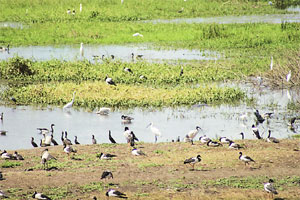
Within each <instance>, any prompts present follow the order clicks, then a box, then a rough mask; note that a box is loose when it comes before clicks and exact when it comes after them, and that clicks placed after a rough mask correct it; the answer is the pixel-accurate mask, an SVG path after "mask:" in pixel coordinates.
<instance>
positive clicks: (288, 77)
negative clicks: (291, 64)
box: [286, 70, 292, 82]
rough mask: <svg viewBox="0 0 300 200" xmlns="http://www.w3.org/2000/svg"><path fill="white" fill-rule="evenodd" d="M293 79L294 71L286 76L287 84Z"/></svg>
mask: <svg viewBox="0 0 300 200" xmlns="http://www.w3.org/2000/svg"><path fill="white" fill-rule="evenodd" d="M291 77H292V71H291V70H290V71H289V73H288V74H287V75H286V82H289V81H290V80H291Z"/></svg>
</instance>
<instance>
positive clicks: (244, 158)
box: [239, 152, 255, 166]
mask: <svg viewBox="0 0 300 200" xmlns="http://www.w3.org/2000/svg"><path fill="white" fill-rule="evenodd" d="M239 154H240V156H239V159H240V160H241V161H243V162H244V163H245V166H246V164H248V165H249V162H255V161H254V160H253V159H252V158H250V157H249V156H243V153H242V152H240V153H239Z"/></svg>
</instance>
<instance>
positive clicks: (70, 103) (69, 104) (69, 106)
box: [63, 91, 76, 109]
mask: <svg viewBox="0 0 300 200" xmlns="http://www.w3.org/2000/svg"><path fill="white" fill-rule="evenodd" d="M75 94H76V91H74V92H73V98H72V101H70V102H69V103H67V104H66V105H65V106H64V107H63V109H68V108H71V107H72V106H73V103H74V100H75Z"/></svg>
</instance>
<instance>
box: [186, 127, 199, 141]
mask: <svg viewBox="0 0 300 200" xmlns="http://www.w3.org/2000/svg"><path fill="white" fill-rule="evenodd" d="M200 130H201V128H200V127H199V126H196V129H194V130H191V131H190V132H189V133H188V134H187V135H188V136H189V138H190V139H192V140H193V139H194V138H195V137H196V135H197V134H198V133H199V131H200Z"/></svg>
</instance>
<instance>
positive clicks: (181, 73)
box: [179, 67, 183, 76]
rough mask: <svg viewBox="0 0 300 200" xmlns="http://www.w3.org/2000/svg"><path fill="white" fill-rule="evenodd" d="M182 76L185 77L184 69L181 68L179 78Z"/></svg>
mask: <svg viewBox="0 0 300 200" xmlns="http://www.w3.org/2000/svg"><path fill="white" fill-rule="evenodd" d="M182 75H183V67H181V70H180V74H179V76H182Z"/></svg>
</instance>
